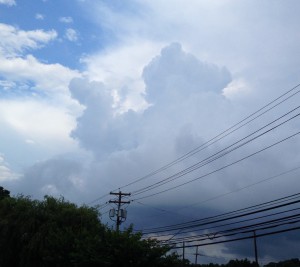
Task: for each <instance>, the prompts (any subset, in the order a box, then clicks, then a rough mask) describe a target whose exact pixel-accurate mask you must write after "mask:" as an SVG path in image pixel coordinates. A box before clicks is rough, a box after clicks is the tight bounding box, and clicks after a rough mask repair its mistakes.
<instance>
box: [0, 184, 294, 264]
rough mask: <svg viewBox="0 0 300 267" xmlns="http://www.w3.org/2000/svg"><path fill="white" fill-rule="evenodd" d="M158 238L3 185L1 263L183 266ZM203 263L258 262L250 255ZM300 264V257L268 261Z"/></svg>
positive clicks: (0, 198) (94, 211) (92, 210)
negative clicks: (109, 224) (12, 192)
mask: <svg viewBox="0 0 300 267" xmlns="http://www.w3.org/2000/svg"><path fill="white" fill-rule="evenodd" d="M169 250H170V248H169V247H167V246H161V245H160V244H159V242H158V241H157V240H150V239H148V240H143V239H142V238H141V234H140V233H133V232H132V229H127V230H126V231H124V232H118V231H114V230H112V229H111V228H109V227H107V226H106V225H103V224H102V223H101V221H100V219H99V213H98V211H97V209H95V208H91V207H86V206H81V207H78V206H77V205H75V204H73V203H70V202H68V201H65V200H64V199H63V198H60V199H56V198H53V197H49V196H46V197H45V198H44V199H43V200H41V201H39V200H32V199H31V198H29V197H24V196H17V197H11V196H10V192H9V191H8V190H5V189H4V188H3V187H0V267H2V266H3V267H6V266H7V267H8V266H14V267H32V266H34V267H73V266H74V267H83V266H88V267H100V266H101V267H114V266H118V267H125V266H126V267H127V266H130V267H154V266H155V267H179V266H180V267H181V266H196V265H193V264H190V263H189V261H188V260H185V261H184V262H183V261H182V260H180V259H179V257H178V255H176V254H170V253H169ZM197 266H201V267H257V265H256V263H255V262H250V261H249V260H247V259H245V260H231V261H229V262H228V263H227V264H222V265H219V264H213V263H210V264H201V265H197ZM296 266H297V267H300V262H299V259H292V260H289V261H283V262H278V263H269V264H267V265H265V266H264V267H296Z"/></svg>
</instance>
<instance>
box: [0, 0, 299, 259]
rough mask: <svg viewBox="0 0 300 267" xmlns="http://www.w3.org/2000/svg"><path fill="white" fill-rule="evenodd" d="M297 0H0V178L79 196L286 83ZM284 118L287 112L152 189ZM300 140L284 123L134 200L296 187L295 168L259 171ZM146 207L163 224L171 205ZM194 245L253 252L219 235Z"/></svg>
mask: <svg viewBox="0 0 300 267" xmlns="http://www.w3.org/2000/svg"><path fill="white" fill-rule="evenodd" d="M299 8H300V2H299V1H297V0H287V1H278V0H276V1H259V0H257V1H256V0H255V1H253V0H251V1H250V0H249V1H248V0H247V1H238V0H223V1H217V0H210V1H208V0H207V1H206V0H200V1H199V0H195V1H194V0H192V1H188V2H187V1H184V0H172V1H171V0H168V1H159V0H157V1H156V0H145V1H138V0H128V1H96V0H72V1H71V0H60V1H58V0H56V1H54V0H44V1H42V0H40V1H39V0H36V1H19V0H15V1H13V0H0V129H1V130H0V183H1V185H3V186H5V187H7V188H8V189H9V190H10V191H11V192H12V194H18V193H22V194H25V195H31V196H32V197H33V198H42V197H43V196H44V195H45V194H51V195H55V196H61V195H63V196H64V197H65V198H67V199H69V200H70V201H74V202H76V203H78V204H82V203H90V202H92V201H93V200H95V199H97V198H98V197H100V196H102V195H104V194H107V193H109V192H110V191H111V190H114V189H116V188H119V187H121V186H123V185H126V184H128V183H130V182H131V181H134V180H135V179H137V178H140V177H143V176H145V175H147V174H148V173H150V172H151V171H153V170H156V169H158V168H159V167H161V166H164V164H167V163H169V162H171V161H173V160H174V159H176V158H178V157H180V156H182V155H184V154H185V153H187V152H188V151H190V150H191V149H193V148H195V147H198V146H199V145H201V144H203V143H205V142H206V141H207V140H209V139H210V138H212V137H214V136H215V135H217V134H218V133H220V132H222V131H224V130H225V129H227V128H229V127H230V126H232V125H234V124H235V123H236V122H238V121H240V120H241V119H243V118H245V117H247V116H248V115H249V114H251V113H252V112H254V111H256V110H257V109H259V108H260V107H262V106H263V105H265V104H266V103H268V102H270V101H272V100H273V99H274V98H276V97H278V96H279V95H281V94H283V93H284V92H286V91H287V90H289V89H290V88H292V87H294V86H296V85H297V84H298V83H299V81H300V80H299V71H300V66H299V62H300V50H299V43H300V34H299V30H298V27H299V23H300V21H299V20H300V19H299V15H298V11H299ZM297 103H299V96H298V94H297V95H295V96H293V97H291V98H290V99H289V100H287V101H286V102H284V103H282V104H281V105H278V107H276V108H274V109H273V110H272V111H270V112H268V113H266V114H265V115H264V116H261V118H259V119H257V120H255V121H253V122H252V123H250V124H249V125H246V126H245V127H243V128H241V129H240V130H239V131H237V132H235V133H233V134H231V135H229V136H228V137H226V138H224V139H222V140H220V142H218V143H216V144H214V145H213V146H211V147H209V148H208V149H207V150H205V151H203V152H201V153H202V154H201V153H197V154H195V155H194V156H192V157H190V158H188V159H187V160H185V161H182V162H180V163H179V164H176V165H174V166H172V168H169V169H167V170H165V171H164V172H163V173H160V174H159V175H156V176H153V177H150V178H149V179H143V180H141V182H139V183H135V184H132V185H131V186H128V187H126V188H124V190H128V192H134V191H135V190H138V189H141V188H142V187H145V186H147V185H150V184H151V183H156V182H159V181H160V180H161V179H162V178H163V177H168V176H170V175H172V174H174V173H176V172H179V171H181V170H183V169H185V168H187V167H188V166H191V165H192V164H195V162H197V161H199V160H201V159H202V157H205V156H208V155H211V154H213V153H215V152H216V151H218V150H220V149H222V148H224V147H226V146H228V145H230V144H232V143H233V142H235V141H236V140H238V139H240V138H243V137H244V136H246V135H247V134H249V133H251V132H253V131H254V130H255V129H258V128H260V127H262V126H264V125H266V124H267V123H269V122H270V121H272V120H275V119H276V118H278V117H279V116H281V115H283V114H285V113H286V112H288V111H290V110H291V109H292V108H294V107H296V106H297ZM295 112H296V111H295ZM297 131H299V119H298V117H296V118H295V119H293V120H291V121H290V122H288V123H286V124H284V126H282V127H278V129H277V128H276V129H274V130H272V131H270V132H269V133H268V135H266V136H263V137H261V138H258V139H257V140H255V142H254V141H253V142H251V144H248V145H245V146H243V147H242V148H241V149H238V150H236V151H234V152H233V153H230V154H228V155H226V157H222V158H220V160H219V161H217V162H213V163H211V164H208V165H206V166H204V167H203V169H201V170H197V171H195V172H192V173H190V174H187V175H184V176H183V177H181V178H180V179H177V180H174V181H172V183H168V184H166V185H164V186H163V187H161V188H158V189H155V190H156V191H155V190H153V192H152V193H155V192H158V191H159V189H162V190H163V189H168V188H170V187H175V186H177V185H179V184H180V183H184V182H187V181H189V180H191V179H194V178H195V177H198V176H201V175H203V174H205V173H207V172H210V171H212V170H214V169H215V168H220V167H221V166H224V165H226V164H228V163H230V162H232V161H235V160H238V159H240V158H241V157H245V156H246V155H249V154H251V153H254V152H255V151H257V150H260V149H262V148H263V147H264V146H268V145H271V144H272V143H274V142H278V141H279V140H281V139H283V138H285V137H287V136H289V135H292V134H294V133H295V132H297ZM299 145H300V140H299V137H297V136H295V138H291V139H290V140H289V141H287V142H284V143H283V144H281V145H278V146H276V147H274V148H272V149H269V150H267V151H265V152H264V153H261V154H259V155H257V156H255V157H251V158H249V160H247V161H243V162H241V163H240V164H237V165H236V166H234V167H232V168H228V169H226V170H224V171H223V172H218V173H216V174H214V175H210V176H209V177H207V178H205V179H201V180H199V181H198V180H197V181H195V182H193V183H190V184H188V185H186V186H182V187H180V189H178V190H170V191H168V192H166V193H164V194H160V195H157V197H154V198H145V199H143V200H141V201H143V204H147V205H150V206H154V207H156V208H162V207H163V208H164V209H170V210H173V211H174V210H178V209H180V207H182V206H185V205H192V204H193V203H205V204H203V205H196V206H195V207H194V206H193V207H194V208H191V209H181V213H180V214H181V216H182V217H180V218H179V217H178V218H177V219H178V220H179V219H180V220H184V219H187V217H191V214H195V213H199V214H201V212H205V214H206V213H207V212H208V213H211V214H212V213H221V212H224V211H229V210H232V209H238V208H243V207H245V206H247V205H255V204H258V203H260V202H263V201H269V200H272V199H275V198H279V197H283V196H286V195H288V194H293V193H297V191H298V190H297V188H299V179H298V178H297V177H298V176H299V171H298V172H297V171H295V172H290V173H289V174H288V175H286V176H280V178H278V179H270V180H268V181H267V182H262V183H259V182H260V181H262V180H264V179H266V178H267V177H271V176H274V175H277V174H279V173H283V172H285V171H288V170H291V169H293V168H296V167H298V165H300V158H299V153H298V148H299ZM255 183H258V184H257V186H250V187H249V188H248V189H247V190H240V189H241V188H243V187H247V186H248V185H251V184H255ZM270 188H271V189H272V190H270ZM234 191H236V193H230V192H234ZM226 193H230V194H228V195H227V196H224V197H220V198H216V199H215V200H213V201H208V200H209V199H212V198H214V197H216V196H221V195H224V194H226ZM107 200H109V196H107V197H106V198H103V199H101V201H98V202H97V201H96V202H95V203H94V204H103V202H104V203H105V202H106V201H107ZM237 200H238V201H237ZM139 208H141V207H138V204H137V203H134V202H133V203H132V204H131V205H130V206H129V207H128V224H129V223H137V224H139V226H141V225H142V226H144V227H147V224H148V225H151V224H153V223H154V221H151V220H150V219H147V218H145V219H144V220H141V218H139V216H138V210H139ZM145 209H146V206H144V207H143V214H145V213H146V214H147V213H149V214H150V213H151V216H152V214H153V212H154V211H152V212H150V211H148V210H145ZM209 211H210V212H209ZM103 212H106V210H105V209H104V210H103ZM139 212H141V211H140V210H139ZM152 218H153V216H152ZM154 218H155V215H154ZM103 220H108V218H107V217H105V216H104V215H103ZM157 220H158V219H157V218H156V221H155V223H160V224H161V225H163V224H167V223H168V222H170V220H172V217H170V216H168V214H167V213H165V214H163V216H160V217H159V220H158V221H157ZM266 246H267V242H266V243H265V247H264V248H266ZM245 251H246V249H245ZM245 251H244V252H245ZM205 252H206V253H207V254H209V255H211V256H218V257H224V258H226V257H235V256H237V257H242V256H243V257H244V256H248V257H251V256H252V255H251V254H247V253H246V252H245V254H243V253H242V252H241V251H238V250H235V249H233V248H232V249H230V247H229V245H228V246H225V247H222V246H221V245H220V246H215V247H214V249H213V250H212V251H209V250H208V251H205ZM278 253H279V252H278V248H276V249H275V248H274V251H273V252H272V251H271V252H270V255H262V256H261V257H264V256H265V257H267V256H268V257H271V258H274V259H276V257H279V258H280V259H282V258H283V257H284V252H282V255H279V254H278ZM286 256H287V257H293V256H294V255H293V251H290V254H287V253H286Z"/></svg>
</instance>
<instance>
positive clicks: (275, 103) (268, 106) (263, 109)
mask: <svg viewBox="0 0 300 267" xmlns="http://www.w3.org/2000/svg"><path fill="white" fill-rule="evenodd" d="M299 86H300V83H299V84H297V85H296V86H294V87H292V88H291V89H289V90H287V91H286V92H285V93H283V94H281V95H280V96H278V97H277V98H275V99H273V100H272V101H270V102H269V103H267V104H266V105H264V106H263V107H261V108H260V109H258V110H256V111H255V112H253V113H251V114H250V115H248V116H247V117H245V118H244V119H242V120H240V121H239V122H237V123H235V124H234V125H232V126H231V127H229V128H227V129H226V130H224V131H222V132H221V133H219V134H217V135H216V136H214V137H213V138H211V139H209V140H208V141H206V142H205V143H203V144H201V145H200V146H198V147H196V148H194V149H192V150H190V151H189V152H187V153H185V154H184V155H182V156H181V157H179V158H177V159H175V160H173V161H171V162H170V163H168V164H166V165H164V166H162V167H160V168H158V169H157V170H154V171H152V172H150V173H149V174H147V175H145V176H143V177H141V178H138V179H135V180H133V181H132V182H130V183H127V184H125V185H123V186H121V187H119V188H118V189H114V190H112V191H116V190H120V189H123V188H126V187H128V186H131V185H133V184H135V183H138V182H140V181H143V180H145V179H147V178H149V177H151V176H154V175H155V174H158V173H160V172H162V171H164V170H166V169H168V168H170V167H172V166H174V165H175V164H177V163H179V162H181V161H183V160H185V159H187V158H189V157H191V156H192V155H194V154H196V153H198V152H200V151H202V150H204V149H205V148H207V147H209V146H211V145H212V144H214V143H216V142H218V141H219V140H221V139H223V138H225V137H226V136H228V135H230V134H232V133H233V132H235V131H237V130H239V129H240V128H242V127H244V126H245V125H247V124H249V123H250V122H252V121H254V120H255V119H257V118H259V117H260V116H262V115H264V114H265V113H267V112H269V111H270V110H272V109H274V108H275V107H277V106H279V105H280V104H282V103H284V102H285V101H287V100H288V99H290V98H292V97H293V96H295V95H296V94H298V93H299V92H300V90H297V91H295V90H296V89H297V88H298V87H299ZM294 91H295V92H294ZM291 93H292V94H291ZM289 94H291V95H289ZM279 100H280V101H279ZM278 101H279V102H278ZM107 196H109V194H105V195H102V196H100V197H98V198H96V199H94V200H93V201H90V202H89V203H88V205H91V204H93V203H95V202H97V201H99V200H101V199H103V198H105V197H107Z"/></svg>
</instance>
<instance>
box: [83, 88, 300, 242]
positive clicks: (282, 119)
mask: <svg viewBox="0 0 300 267" xmlns="http://www.w3.org/2000/svg"><path fill="white" fill-rule="evenodd" d="M299 92H300V84H298V85H297V86H295V87H293V88H292V89H290V90H288V91H286V92H285V93H283V94H282V95H280V96H279V97H277V98H276V99H274V100H272V101H270V102H269V103H268V104H266V105H264V106H263V107H261V108H260V109H258V110H257V111H255V112H253V113H252V114H250V115H249V116H247V117H245V118H244V119H242V120H241V121H239V122H238V123H236V124H234V125H233V126H231V127H230V128H228V129H226V130H225V131H223V132H221V133H220V134H218V135H216V136H215V137H213V138H211V139H209V140H208V141H207V142H205V143H203V144H202V145H200V146H198V147H196V148H194V149H193V150H191V151H189V152H187V153H186V154H184V155H182V156H181V157H179V158H177V159H175V160H174V161H171V162H169V163H168V164H166V165H164V166H162V167H160V168H158V169H156V170H154V171H152V172H150V173H149V174H147V175H145V176H143V177H140V178H137V179H134V180H133V181H132V182H129V183H127V184H125V185H123V186H120V187H119V188H118V189H115V190H112V191H115V192H116V191H117V190H123V189H125V188H126V190H127V191H128V192H131V196H130V199H128V200H130V201H131V202H133V203H136V204H140V205H145V203H143V202H141V200H143V199H149V198H151V197H154V196H156V195H160V194H165V193H166V192H168V191H171V190H175V189H178V188H180V187H183V186H186V185H188V184H190V183H193V182H196V181H198V180H200V179H204V178H208V177H210V176H212V175H213V174H216V173H218V172H220V171H222V170H224V169H226V168H230V167H232V166H235V165H237V164H239V163H241V162H243V161H245V160H247V159H249V158H251V157H253V156H255V155H258V154H260V153H263V152H264V151H266V150H268V149H271V148H273V147H275V146H278V145H280V144H282V143H284V142H286V141H288V140H292V139H293V138H296V137H297V136H299V134H300V131H295V132H293V133H290V134H288V135H287V134H286V132H285V131H283V132H284V133H285V135H284V136H281V137H280V138H275V139H274V141H273V142H271V143H268V144H265V145H264V146H260V147H259V148H257V149H256V150H254V151H251V153H249V152H248V154H245V155H243V156H240V157H238V158H235V159H233V160H232V161H227V162H226V164H224V163H222V162H221V163H218V161H217V160H219V159H221V158H223V157H225V156H227V155H229V154H231V153H233V152H234V151H237V150H239V149H241V148H242V147H244V146H246V145H249V144H252V143H253V142H255V141H256V140H259V139H260V138H262V137H265V136H268V134H270V133H274V130H277V129H281V128H283V127H284V126H285V125H287V124H288V123H291V122H295V121H296V120H297V119H299V115H300V105H297V103H299V101H293V100H295V97H296V95H298V94H299ZM287 101H291V102H292V104H291V103H289V105H288V109H287V110H285V112H282V113H280V114H279V115H277V117H276V118H275V119H272V120H270V121H268V122H267V123H264V125H262V126H260V127H257V129H253V130H252V131H251V132H250V133H248V134H246V135H245V136H243V137H242V138H239V139H238V140H235V141H233V142H232V143H231V144H229V145H226V146H225V147H223V148H221V149H219V150H218V151H216V152H213V153H212V154H210V155H208V156H205V157H204V158H202V159H201V160H198V161H197V162H196V163H193V164H190V165H187V164H185V165H187V167H185V168H184V169H181V170H176V171H175V172H174V173H173V174H171V175H166V177H159V178H157V177H156V180H155V181H154V180H153V178H154V177H155V176H157V175H162V173H163V172H164V171H166V170H170V169H171V167H173V166H175V165H176V166H178V165H179V163H181V162H183V161H186V160H188V159H189V158H191V157H192V156H193V155H195V154H197V153H200V152H201V151H205V150H206V149H207V148H209V147H210V146H212V145H213V144H216V143H217V142H220V141H221V140H223V139H224V138H226V137H228V136H229V135H231V134H233V133H234V132H237V131H238V130H240V129H242V128H243V127H245V126H246V125H248V124H250V123H252V122H253V121H256V120H258V119H259V118H261V117H262V116H264V115H265V114H267V113H270V112H271V111H272V110H275V109H276V108H277V107H279V106H281V105H283V103H286V102H287ZM293 103H296V104H294V106H293V107H292V105H293ZM272 115H273V114H272ZM273 117H274V116H273ZM252 128H253V127H252ZM212 163H215V164H212ZM299 165H300V163H299ZM205 166H210V167H211V166H213V167H211V168H210V169H208V170H206V169H204V167H205ZM299 168H300V166H294V168H292V169H289V170H284V171H282V172H281V173H278V174H275V175H273V176H271V177H268V178H264V179H261V180H259V181H258V182H255V183H253V184H250V185H248V186H245V187H244V188H247V187H250V186H252V185H256V184H258V183H261V182H263V181H268V180H270V179H273V178H275V177H278V176H282V175H285V174H287V173H290V172H292V171H296V170H299ZM196 170H199V171H200V170H202V173H201V174H197V175H196V177H192V178H191V177H189V176H188V174H192V173H193V172H195V171H196ZM181 178H185V179H184V180H181ZM175 182H176V183H175ZM141 183H143V184H142V186H139V187H138V185H139V184H141ZM229 193H231V192H229ZM226 194H228V193H225V194H223V195H226ZM295 196H296V195H295ZM107 197H109V194H105V195H103V196H101V197H98V198H96V199H94V200H93V201H91V202H90V203H88V204H93V203H97V202H99V201H103V200H104V199H105V198H107ZM264 204H266V203H264ZM146 205H147V204H146ZM192 205H193V204H192ZM261 205H263V204H261ZM266 205H267V204H266ZM268 205H269V204H268ZM290 205H292V204H290ZM258 206H259V205H258ZM252 208H258V207H256V206H253V207H252ZM260 208H262V207H260ZM100 209H101V213H102V214H106V213H108V211H109V203H108V201H106V202H105V203H103V204H102V205H101V206H100ZM270 210H272V208H271V209H270ZM164 211H165V212H168V211H166V210H164ZM266 211H268V210H266ZM236 212H237V211H236ZM239 212H241V211H239ZM260 212H262V211H258V210H257V211H255V213H251V214H249V215H247V216H250V215H251V216H253V215H254V214H256V213H260ZM284 212H286V213H288V211H284ZM289 212H293V209H291V210H290V211H289ZM225 215H226V214H225ZM225 215H222V216H225ZM226 216H227V215H226ZM230 216H233V215H232V214H231V215H230ZM234 216H236V215H234ZM239 216H240V215H239ZM243 216H246V215H243ZM272 216H273V215H272ZM274 216H275V215H274ZM288 216H290V215H288V214H285V213H282V217H278V218H277V217H276V219H272V218H270V220H266V221H264V222H259V223H258V222H256V223H254V224H253V225H248V226H247V227H248V228H244V227H245V226H241V227H233V228H229V229H226V232H224V231H225V230H224V231H218V233H217V234H215V235H214V234H213V239H214V242H219V241H216V239H221V238H225V237H228V236H232V235H237V234H244V235H247V233H248V232H247V231H255V230H258V231H263V230H264V231H266V230H267V229H271V227H273V228H275V227H279V228H280V227H281V228H283V227H285V226H286V225H288V224H293V223H296V222H295V221H296V220H297V217H288ZM297 216H298V214H297ZM241 217H242V216H241ZM270 217H271V216H270ZM225 218H227V217H222V219H221V220H229V219H225ZM237 218H238V217H237ZM266 218H267V217H266ZM262 219H263V218H257V220H262ZM202 220H204V221H202ZM218 220H219V219H218ZM249 220H254V219H253V218H251V219H249ZM217 222H222V221H217ZM206 223H207V224H210V225H211V224H214V223H216V221H214V219H212V218H206V219H201V220H200V221H198V220H197V221H195V222H193V221H192V222H189V223H184V224H182V225H181V224H180V225H178V227H177V228H178V229H174V228H172V227H175V226H169V227H170V229H169V228H168V227H166V226H164V227H162V228H161V229H159V228H158V229H152V230H153V232H149V231H146V230H145V229H144V233H145V234H154V233H156V234H158V233H160V232H161V233H166V234H167V235H171V236H172V235H175V236H177V237H176V238H175V236H174V238H171V239H170V241H164V242H167V243H168V244H172V245H177V244H178V242H182V241H185V239H184V237H178V236H179V234H180V233H181V235H182V234H184V233H185V232H184V231H188V230H189V231H190V230H191V229H193V236H195V237H193V238H198V239H201V241H205V240H207V241H209V240H211V237H212V234H210V235H209V236H205V235H203V234H202V233H200V232H201V231H204V230H205V231H208V230H209V229H201V230H200V229H198V228H197V227H200V226H201V227H203V226H205V225H206ZM241 223H246V222H241ZM175 228H176V227H175ZM281 228H280V230H278V231H284V229H281ZM197 229H198V230H197ZM221 230H222V229H221ZM285 230H286V229H285ZM172 231H173V232H172ZM174 231H180V233H178V234H177V233H175V234H174ZM198 233H199V234H198ZM261 234H263V233H261ZM158 237H159V238H163V237H162V236H158ZM243 238H247V236H245V237H243ZM186 241H188V242H194V241H195V240H189V239H187V240H186ZM170 242H172V243H170Z"/></svg>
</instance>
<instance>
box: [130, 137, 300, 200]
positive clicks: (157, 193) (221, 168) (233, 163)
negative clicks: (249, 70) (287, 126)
mask: <svg viewBox="0 0 300 267" xmlns="http://www.w3.org/2000/svg"><path fill="white" fill-rule="evenodd" d="M298 134H300V131H299V132H296V133H294V134H292V135H290V136H288V137H286V138H284V139H281V140H280V141H278V142H275V143H273V144H271V145H269V146H266V147H264V148H262V149H260V150H258V151H256V152H254V153H251V154H249V155H247V156H245V157H243V158H240V159H239V160H236V161H233V162H231V163H230V164H227V165H224V166H223V167H220V168H218V169H215V170H214V171H211V172H208V173H206V174H203V175H201V176H199V177H196V178H194V179H192V180H189V181H187V182H184V183H181V184H179V185H176V186H173V187H170V188H168V189H165V190H162V191H159V192H156V193H153V194H150V195H146V196H143V197H140V198H137V199H134V200H140V199H145V198H149V197H153V196H156V195H159V194H162V193H165V192H168V191H170V190H173V189H176V188H179V187H181V186H184V185H186V184H189V183H192V182H194V181H197V180H199V179H202V178H204V177H207V176H209V175H211V174H214V173H216V172H219V171H221V170H223V169H225V168H228V167H230V166H233V165H235V164H237V163H239V162H241V161H243V160H245V159H248V158H250V157H252V156H254V155H257V154H259V153H261V152H263V151H265V150H267V149H270V148H271V147H274V146H276V145H279V144H280V143H282V142H284V141H287V140H289V139H291V138H293V137H295V136H297V135H298Z"/></svg>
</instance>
